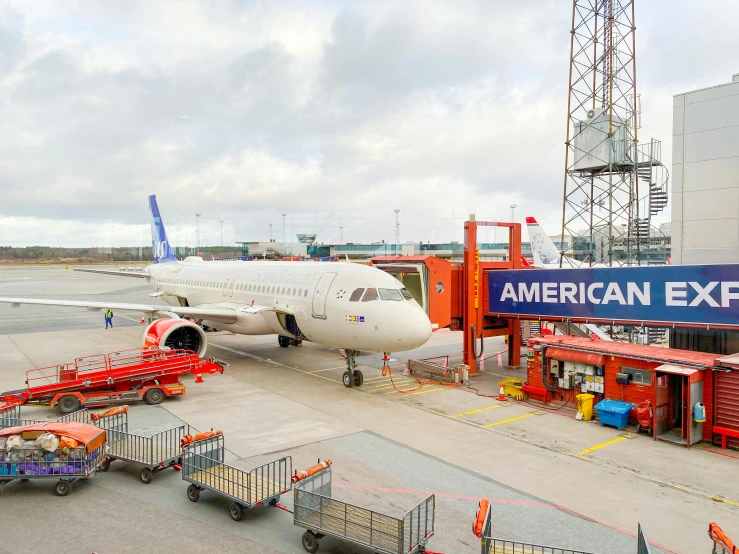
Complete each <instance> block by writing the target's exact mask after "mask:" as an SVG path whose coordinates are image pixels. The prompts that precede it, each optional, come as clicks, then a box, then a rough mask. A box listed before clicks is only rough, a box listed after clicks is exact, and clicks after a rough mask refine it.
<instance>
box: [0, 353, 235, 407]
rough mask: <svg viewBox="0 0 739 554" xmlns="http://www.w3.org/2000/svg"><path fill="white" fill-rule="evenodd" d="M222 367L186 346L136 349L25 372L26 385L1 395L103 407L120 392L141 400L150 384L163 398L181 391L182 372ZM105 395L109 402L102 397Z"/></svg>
mask: <svg viewBox="0 0 739 554" xmlns="http://www.w3.org/2000/svg"><path fill="white" fill-rule="evenodd" d="M219 371H220V372H222V371H223V369H222V368H221V367H220V366H219V365H217V364H215V363H214V362H212V361H210V360H201V359H200V358H199V357H198V355H197V354H195V353H194V352H192V351H190V350H162V349H159V348H156V347H154V348H136V349H133V350H124V351H120V352H111V353H109V354H98V355H94V356H85V357H83V358H77V359H76V360H75V361H74V362H71V363H67V364H59V365H55V366H51V367H45V368H37V369H31V370H29V371H27V372H26V386H27V389H26V390H23V391H16V392H13V393H9V394H5V395H0V403H3V402H15V403H20V404H25V403H27V402H29V401H33V402H40V403H49V405H50V406H51V407H52V408H53V407H54V405H55V404H56V403H57V402H58V401H59V399H60V398H61V397H63V396H76V397H77V398H78V399H79V400H80V403H81V404H83V405H84V404H85V403H87V402H90V404H89V405H91V406H92V405H97V406H101V405H105V404H107V403H109V402H110V401H111V400H115V398H116V397H119V396H121V395H122V394H124V393H127V392H131V391H135V392H136V393H137V395H138V398H139V399H140V398H143V396H144V394H146V391H148V390H150V389H152V388H159V389H161V390H162V391H163V392H164V393H165V394H166V395H167V396H172V395H184V394H185V389H184V386H183V385H182V383H180V382H179V377H180V375H182V374H184V373H215V372H219ZM106 398H107V400H106Z"/></svg>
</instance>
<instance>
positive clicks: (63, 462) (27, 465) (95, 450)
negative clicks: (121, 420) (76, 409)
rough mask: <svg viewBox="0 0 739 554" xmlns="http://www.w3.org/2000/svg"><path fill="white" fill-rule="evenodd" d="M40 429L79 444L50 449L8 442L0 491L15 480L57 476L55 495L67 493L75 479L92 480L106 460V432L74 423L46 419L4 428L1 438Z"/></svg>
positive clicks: (0, 466)
mask: <svg viewBox="0 0 739 554" xmlns="http://www.w3.org/2000/svg"><path fill="white" fill-rule="evenodd" d="M70 425H71V426H73V427H69V426H70ZM80 427H86V429H80ZM37 432H51V433H53V434H55V435H59V434H63V435H69V436H72V437H73V438H75V439H77V440H78V441H79V444H80V446H79V447H78V448H73V449H69V448H64V447H59V448H57V449H55V450H53V451H47V450H43V449H40V448H38V447H28V446H21V447H7V445H6V447H4V448H2V449H0V491H2V487H3V486H4V485H7V484H8V483H10V482H11V481H15V480H20V481H21V482H25V481H29V480H32V479H47V480H51V479H55V480H57V482H56V485H55V486H54V494H56V495H57V496H67V495H68V494H69V493H70V492H71V491H72V483H73V482H75V481H78V480H80V479H89V478H90V477H92V476H93V475H95V473H96V472H97V471H99V470H100V466H101V464H102V463H103V460H104V459H105V431H103V430H102V429H96V428H94V427H91V426H86V425H85V426H80V425H78V424H74V423H72V424H67V423H57V422H46V423H36V424H32V425H24V426H19V427H10V428H7V429H4V430H3V431H1V432H0V438H2V439H6V440H7V438H8V437H9V436H12V435H23V434H25V433H33V434H36V433H37ZM3 445H5V441H3Z"/></svg>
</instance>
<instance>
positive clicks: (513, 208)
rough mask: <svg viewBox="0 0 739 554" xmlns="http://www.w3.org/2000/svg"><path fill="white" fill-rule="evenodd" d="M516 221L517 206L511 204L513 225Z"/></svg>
mask: <svg viewBox="0 0 739 554" xmlns="http://www.w3.org/2000/svg"><path fill="white" fill-rule="evenodd" d="M515 220H516V205H515V204H511V223H513V222H514V221H515Z"/></svg>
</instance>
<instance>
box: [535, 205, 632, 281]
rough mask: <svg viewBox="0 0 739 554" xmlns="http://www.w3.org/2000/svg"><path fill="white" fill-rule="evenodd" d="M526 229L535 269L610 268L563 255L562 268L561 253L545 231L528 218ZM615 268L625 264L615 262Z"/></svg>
mask: <svg viewBox="0 0 739 554" xmlns="http://www.w3.org/2000/svg"><path fill="white" fill-rule="evenodd" d="M526 227H527V228H528V231H529V241H530V242H531V255H532V257H533V259H534V267H538V268H541V269H577V268H586V267H609V266H608V265H606V264H600V263H598V264H593V265H589V264H588V263H587V262H583V261H580V260H576V259H575V258H570V257H569V256H565V255H564V254H562V266H561V268H560V264H559V256H560V252H559V250H558V249H557V247H556V246H555V245H554V243H553V242H552V239H551V238H549V235H547V234H546V232H545V231H544V229H543V228H542V226H541V225H539V223H537V221H536V219H534V218H533V217H527V218H526ZM613 265H614V266H615V267H621V266H622V265H623V264H621V263H620V262H614V263H613Z"/></svg>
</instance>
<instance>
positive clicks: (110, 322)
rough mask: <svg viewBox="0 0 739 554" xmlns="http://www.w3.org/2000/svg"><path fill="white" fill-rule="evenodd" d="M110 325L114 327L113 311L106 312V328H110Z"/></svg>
mask: <svg viewBox="0 0 739 554" xmlns="http://www.w3.org/2000/svg"><path fill="white" fill-rule="evenodd" d="M108 325H110V327H111V328H112V327H113V310H111V309H107V310H105V328H106V329H107V328H108Z"/></svg>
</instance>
